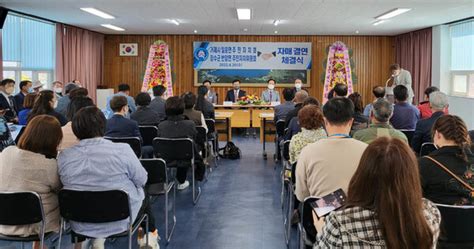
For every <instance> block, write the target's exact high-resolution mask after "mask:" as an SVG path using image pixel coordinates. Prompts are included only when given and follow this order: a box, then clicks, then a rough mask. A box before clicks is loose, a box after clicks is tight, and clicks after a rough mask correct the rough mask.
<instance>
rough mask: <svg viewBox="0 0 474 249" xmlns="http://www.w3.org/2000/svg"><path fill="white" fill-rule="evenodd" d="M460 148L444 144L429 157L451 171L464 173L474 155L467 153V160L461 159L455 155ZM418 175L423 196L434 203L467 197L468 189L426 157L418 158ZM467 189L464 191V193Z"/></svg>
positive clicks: (445, 202)
mask: <svg viewBox="0 0 474 249" xmlns="http://www.w3.org/2000/svg"><path fill="white" fill-rule="evenodd" d="M460 152H461V148H459V147H457V146H445V147H442V148H440V149H438V150H435V151H433V152H432V153H431V154H430V157H432V158H434V159H435V160H437V161H438V162H440V163H441V164H443V165H444V166H445V167H447V168H448V169H449V170H450V171H451V172H453V173H454V174H456V175H458V176H460V177H461V178H463V177H462V176H463V175H464V173H465V172H466V170H467V169H468V167H470V165H471V164H472V163H474V156H473V155H472V153H468V161H469V163H468V162H465V161H463V160H462V159H461V158H460V157H458V156H457V154H459V153H460ZM419 164H420V176H421V186H422V187H423V196H424V197H425V198H427V199H429V200H431V201H433V202H435V203H442V204H449V205H452V204H455V203H458V202H459V201H460V200H461V198H467V197H468V196H466V194H469V191H467V189H465V188H464V187H463V186H462V185H460V184H459V183H458V181H456V179H454V178H453V177H451V175H449V174H448V173H447V172H446V171H444V170H443V169H441V168H440V167H439V166H438V165H437V164H435V163H434V162H433V161H431V160H430V159H428V158H424V157H422V158H420V159H419ZM465 191H467V192H466V193H464V192H465Z"/></svg>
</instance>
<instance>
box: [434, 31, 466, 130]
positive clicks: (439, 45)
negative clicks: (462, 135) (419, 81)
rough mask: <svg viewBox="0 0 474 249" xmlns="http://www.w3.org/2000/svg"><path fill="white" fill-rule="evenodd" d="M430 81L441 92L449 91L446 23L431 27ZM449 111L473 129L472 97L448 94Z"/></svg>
mask: <svg viewBox="0 0 474 249" xmlns="http://www.w3.org/2000/svg"><path fill="white" fill-rule="evenodd" d="M432 37H433V38H432V39H433V41H432V61H431V82H432V85H433V86H437V87H438V88H439V89H440V90H441V91H442V92H444V93H447V94H448V95H449V93H450V92H451V89H450V71H449V67H450V61H451V51H450V42H451V41H450V38H449V27H448V25H438V26H435V27H433V34H432ZM449 112H450V113H451V114H454V115H458V116H460V117H461V118H462V119H463V120H464V122H466V124H467V126H468V128H469V129H470V130H474V99H472V98H464V97H456V96H449Z"/></svg>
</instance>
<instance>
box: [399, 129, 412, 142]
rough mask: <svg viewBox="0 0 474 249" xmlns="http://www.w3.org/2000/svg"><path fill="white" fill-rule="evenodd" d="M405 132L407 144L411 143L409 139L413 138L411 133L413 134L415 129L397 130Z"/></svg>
mask: <svg viewBox="0 0 474 249" xmlns="http://www.w3.org/2000/svg"><path fill="white" fill-rule="evenodd" d="M399 131H401V132H403V134H405V136H406V137H407V140H408V144H411V140H412V139H413V135H414V134H415V130H399Z"/></svg>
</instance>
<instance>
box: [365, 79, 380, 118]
mask: <svg viewBox="0 0 474 249" xmlns="http://www.w3.org/2000/svg"><path fill="white" fill-rule="evenodd" d="M372 94H373V95H374V101H373V102H375V101H377V100H378V99H381V98H384V97H385V88H384V87H381V86H376V87H374V88H373V89H372ZM373 102H372V103H373ZM372 103H369V104H367V105H366V106H365V108H364V116H366V117H368V118H370V111H371V110H372Z"/></svg>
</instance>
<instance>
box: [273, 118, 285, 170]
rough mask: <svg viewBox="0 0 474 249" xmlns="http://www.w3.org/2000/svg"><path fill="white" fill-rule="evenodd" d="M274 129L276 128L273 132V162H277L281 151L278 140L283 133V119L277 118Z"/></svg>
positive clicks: (281, 137)
mask: <svg viewBox="0 0 474 249" xmlns="http://www.w3.org/2000/svg"><path fill="white" fill-rule="evenodd" d="M275 129H276V134H275V158H274V159H275V162H278V161H279V160H280V159H281V153H280V151H281V150H280V144H279V142H280V141H281V140H282V139H283V136H284V135H285V120H283V119H280V120H277V121H276V123H275Z"/></svg>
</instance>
